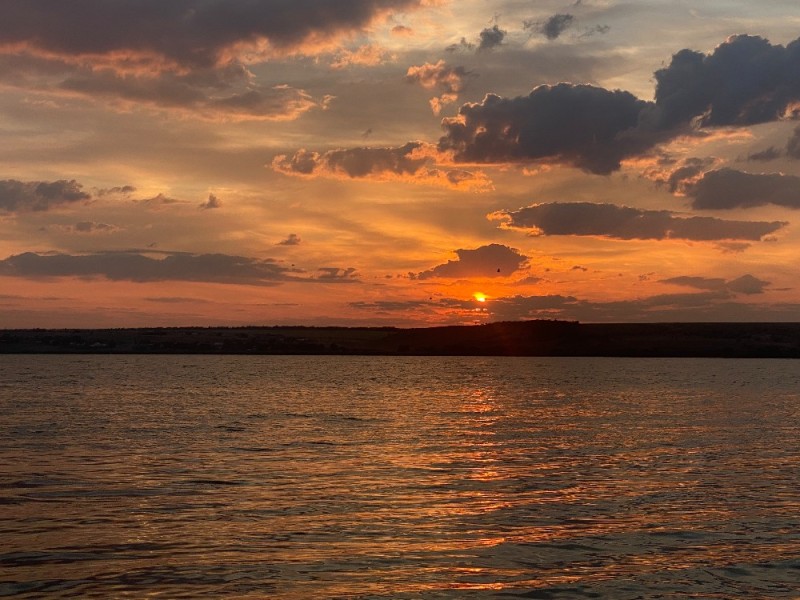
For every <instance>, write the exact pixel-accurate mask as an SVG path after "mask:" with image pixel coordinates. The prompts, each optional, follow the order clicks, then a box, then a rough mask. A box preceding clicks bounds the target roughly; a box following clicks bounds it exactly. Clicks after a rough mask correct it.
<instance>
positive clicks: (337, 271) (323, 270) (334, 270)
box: [316, 267, 358, 283]
mask: <svg viewBox="0 0 800 600" xmlns="http://www.w3.org/2000/svg"><path fill="white" fill-rule="evenodd" d="M317 271H318V272H319V275H317V277H316V280H317V281H324V282H326V283H331V282H338V283H356V282H358V279H357V277H358V275H357V274H356V269H355V268H354V267H348V268H346V269H342V268H339V267H320V268H319V269H317Z"/></svg>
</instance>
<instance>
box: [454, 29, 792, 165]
mask: <svg viewBox="0 0 800 600" xmlns="http://www.w3.org/2000/svg"><path fill="white" fill-rule="evenodd" d="M798 65H800V40H796V41H794V42H792V43H790V44H789V45H787V46H785V47H784V46H781V45H772V44H770V43H769V42H768V41H767V40H765V39H763V38H760V37H754V36H744V35H742V36H734V37H731V38H729V39H728V40H727V41H725V42H724V43H723V44H720V45H719V46H718V47H717V48H716V49H715V50H714V51H713V52H712V53H711V54H708V55H706V54H703V53H700V52H695V51H692V50H681V51H680V52H678V53H677V54H675V55H674V56H673V57H672V60H671V62H670V64H669V65H668V66H667V67H664V68H662V69H659V70H658V71H656V73H655V79H656V84H657V85H656V95H655V102H645V101H643V100H640V99H638V98H636V97H635V96H633V95H632V94H630V93H628V92H624V91H619V90H615V91H611V90H606V89H603V88H598V87H593V86H588V85H573V84H567V83H560V84H558V85H552V86H550V85H547V86H540V87H537V88H535V89H534V90H533V91H532V92H531V93H530V94H529V95H527V96H518V97H515V98H503V97H500V96H497V95H494V94H489V95H487V96H486V98H485V99H484V100H483V101H482V102H480V103H469V104H465V105H463V106H462V107H461V109H460V111H459V115H458V116H457V117H453V118H448V119H445V120H444V121H443V127H444V129H445V135H444V136H443V137H442V138H441V140H440V142H439V144H440V147H441V148H442V149H443V150H452V151H454V152H455V157H456V159H457V160H461V161H468V162H469V161H479V162H486V163H493V162H526V161H537V160H538V161H549V162H558V163H562V164H567V165H572V166H576V167H579V168H581V169H584V170H586V171H589V172H592V173H598V174H608V173H610V172H612V171H614V170H617V169H619V168H620V162H621V160H622V159H624V158H627V157H632V156H637V155H639V154H641V153H643V152H645V151H647V150H649V149H650V148H652V147H653V146H654V145H655V144H658V143H661V142H665V141H669V140H670V139H672V138H674V137H675V136H677V135H680V134H684V133H686V132H687V131H688V130H689V129H691V128H696V127H701V128H702V127H716V126H729V125H741V126H744V125H752V124H756V123H764V122H768V121H774V120H778V119H780V118H783V117H784V116H786V114H787V113H789V112H791V111H792V110H794V108H793V107H794V106H795V105H796V103H798V102H800V68H798Z"/></svg>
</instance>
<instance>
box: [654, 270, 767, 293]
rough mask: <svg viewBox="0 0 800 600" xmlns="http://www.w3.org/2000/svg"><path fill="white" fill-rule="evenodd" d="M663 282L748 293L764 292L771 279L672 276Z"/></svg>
mask: <svg viewBox="0 0 800 600" xmlns="http://www.w3.org/2000/svg"><path fill="white" fill-rule="evenodd" d="M661 283H670V284H673V285H680V286H685V287H690V288H695V289H698V290H727V291H730V292H732V293H734V294H746V295H754V294H763V293H764V290H765V288H766V287H768V286H769V285H770V282H769V281H764V280H762V279H758V278H757V277H754V276H753V275H750V274H747V275H742V276H741V277H737V278H736V279H731V280H728V281H726V280H725V279H722V278H719V277H691V276H681V277H670V278H669V279H662V280H661Z"/></svg>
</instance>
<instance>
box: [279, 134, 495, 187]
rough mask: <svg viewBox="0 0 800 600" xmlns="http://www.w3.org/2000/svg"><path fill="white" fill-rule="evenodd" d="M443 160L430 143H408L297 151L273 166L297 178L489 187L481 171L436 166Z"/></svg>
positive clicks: (285, 156)
mask: <svg viewBox="0 0 800 600" xmlns="http://www.w3.org/2000/svg"><path fill="white" fill-rule="evenodd" d="M444 160H446V157H445V156H442V155H440V154H439V153H438V152H437V151H436V149H435V148H434V147H432V146H430V145H429V144H424V143H422V142H409V143H407V144H405V145H404V146H400V147H396V148H349V149H342V150H329V151H327V152H324V153H321V154H320V153H318V152H313V151H308V150H298V151H297V152H296V153H295V154H294V155H292V156H287V155H278V156H276V157H275V158H274V159H273V161H272V168H273V169H275V170H276V171H278V172H280V173H284V174H286V175H294V176H300V177H331V178H336V179H371V180H377V181H407V182H410V183H420V184H425V185H435V186H441V187H448V188H453V189H461V190H469V191H486V190H488V189H490V188H491V184H490V182H489V180H488V178H487V177H486V176H485V175H484V174H483V173H481V172H471V171H465V170H463V169H457V168H449V167H446V168H442V167H439V166H437V161H444Z"/></svg>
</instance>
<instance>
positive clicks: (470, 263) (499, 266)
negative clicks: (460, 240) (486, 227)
mask: <svg viewBox="0 0 800 600" xmlns="http://www.w3.org/2000/svg"><path fill="white" fill-rule="evenodd" d="M455 253H456V255H457V256H458V258H457V259H456V260H449V261H447V262H446V263H444V264H441V265H437V266H435V267H433V268H432V269H429V270H427V271H423V272H421V273H418V274H417V275H416V278H417V279H430V278H433V277H444V278H451V279H459V278H469V277H507V276H508V275H511V274H512V273H515V272H516V271H518V270H520V269H521V268H522V267H524V266H525V265H526V264H527V263H528V257H527V256H524V255H522V254H520V253H519V251H517V250H516V249H514V248H509V247H508V246H504V245H502V244H488V245H486V246H481V247H479V248H475V249H474V250H464V249H461V250H456V251H455Z"/></svg>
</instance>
